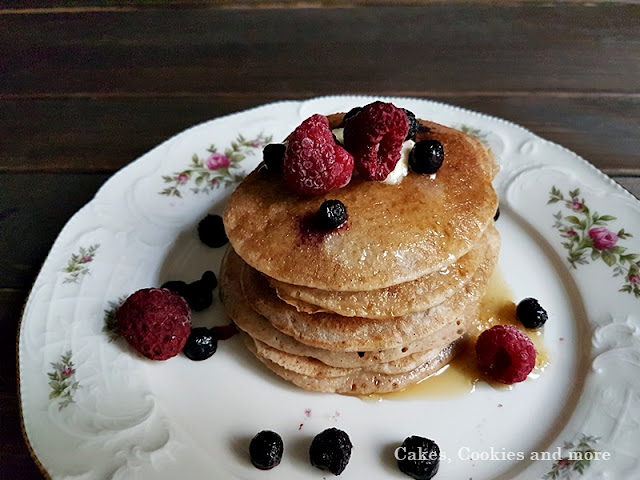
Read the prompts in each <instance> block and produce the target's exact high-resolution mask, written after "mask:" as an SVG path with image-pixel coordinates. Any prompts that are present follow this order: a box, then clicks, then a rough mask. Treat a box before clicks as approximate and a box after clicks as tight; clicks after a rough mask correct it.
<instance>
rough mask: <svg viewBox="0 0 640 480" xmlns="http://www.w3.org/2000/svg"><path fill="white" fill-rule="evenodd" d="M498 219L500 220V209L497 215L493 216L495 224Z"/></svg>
mask: <svg viewBox="0 0 640 480" xmlns="http://www.w3.org/2000/svg"><path fill="white" fill-rule="evenodd" d="M498 218H500V207H498V209H497V210H496V214H495V215H494V216H493V221H494V222H495V221H496V220H498Z"/></svg>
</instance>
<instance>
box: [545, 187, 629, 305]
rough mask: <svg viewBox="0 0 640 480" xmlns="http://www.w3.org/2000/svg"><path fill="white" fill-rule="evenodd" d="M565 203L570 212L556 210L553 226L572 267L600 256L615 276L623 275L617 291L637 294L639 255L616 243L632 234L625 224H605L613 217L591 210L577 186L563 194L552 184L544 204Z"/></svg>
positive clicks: (612, 219)
mask: <svg viewBox="0 0 640 480" xmlns="http://www.w3.org/2000/svg"><path fill="white" fill-rule="evenodd" d="M558 202H562V203H564V205H565V207H566V208H567V209H568V210H570V211H571V213H573V215H563V214H562V211H560V212H558V213H556V214H555V215H554V216H553V218H555V223H554V224H553V228H555V229H556V230H558V231H559V232H560V236H562V237H563V238H564V239H566V241H565V242H563V243H562V246H563V247H565V248H566V249H567V250H568V252H569V254H568V256H567V260H568V261H569V265H571V267H572V268H577V267H578V265H587V264H588V263H589V262H590V260H591V261H598V260H602V261H603V262H604V263H605V264H607V265H608V266H609V267H612V268H613V276H614V277H622V278H624V285H623V286H622V288H620V289H619V290H618V291H620V292H625V293H632V294H633V295H634V296H635V297H636V298H640V261H639V260H638V258H640V255H638V254H636V253H629V252H628V251H627V248H626V247H623V246H621V245H618V243H619V242H620V241H621V240H625V239H627V238H631V237H633V235H631V234H630V233H627V232H625V230H624V228H622V229H620V230H618V231H614V230H611V229H609V228H607V226H608V224H609V223H610V222H612V221H614V220H616V217H613V216H611V215H600V214H598V212H593V213H592V212H591V211H590V210H589V208H588V207H587V205H586V203H585V201H584V198H580V189H578V188H576V189H575V190H572V191H570V192H569V195H568V197H566V196H565V195H564V194H563V193H562V192H561V191H560V190H559V189H558V188H556V187H555V186H554V187H552V188H551V192H550V194H549V201H548V202H547V204H552V203H558Z"/></svg>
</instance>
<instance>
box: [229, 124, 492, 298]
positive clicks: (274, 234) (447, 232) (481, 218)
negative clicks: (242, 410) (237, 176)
mask: <svg viewBox="0 0 640 480" xmlns="http://www.w3.org/2000/svg"><path fill="white" fill-rule="evenodd" d="M424 124H425V125H427V126H428V127H429V128H430V132H428V133H421V134H420V135H422V136H424V137H425V138H436V139H438V140H439V141H440V142H441V143H442V145H443V148H444V151H445V162H444V164H443V166H442V168H441V169H440V170H439V171H438V173H437V175H436V178H435V179H431V178H430V177H429V176H426V175H417V174H410V175H408V176H407V177H405V178H404V179H403V181H402V182H401V183H400V184H398V185H386V184H383V183H380V182H368V181H363V180H362V179H360V178H357V177H356V178H354V179H353V180H352V181H351V183H350V184H349V185H347V186H346V187H344V188H341V189H339V190H335V191H333V192H331V193H330V194H327V195H325V196H324V197H311V198H306V197H299V196H297V195H293V194H290V193H288V192H287V191H286V190H285V189H284V188H283V185H282V184H281V181H280V180H279V177H274V176H272V175H266V174H265V173H264V172H260V171H254V172H253V173H251V174H250V175H249V176H248V177H247V178H246V179H245V180H244V181H243V182H242V183H241V184H240V185H239V186H238V188H237V189H236V191H235V192H234V193H233V195H232V196H231V198H230V201H229V204H228V206H227V209H226V211H225V214H224V222H225V229H226V232H227V235H228V237H229V240H230V242H231V244H232V245H233V248H234V249H235V250H236V252H238V254H239V255H240V256H241V257H242V258H243V259H244V260H245V261H246V262H247V263H248V264H249V265H251V266H252V267H254V268H256V269H257V270H258V271H260V272H262V273H264V274H266V275H268V276H269V277H272V278H275V279H277V280H280V281H282V282H285V283H291V284H294V285H301V286H307V287H312V288H318V289H322V290H337V291H365V290H374V289H380V288H385V287H389V286H391V285H395V284H398V283H402V282H408V281H411V280H415V279H416V278H419V277H421V276H424V275H427V274H429V273H432V272H435V271H437V270H439V269H440V268H442V267H444V266H446V265H448V264H450V263H451V262H452V261H454V260H455V259H457V258H459V257H461V256H462V255H464V254H465V253H467V252H468V251H469V250H470V249H471V247H472V246H473V245H474V244H476V243H477V241H478V239H479V238H480V237H481V235H482V234H483V232H484V231H485V229H486V228H487V226H488V225H489V224H490V222H492V221H493V215H494V214H495V211H496V208H497V204H498V203H497V197H496V194H495V192H494V190H493V187H492V185H491V180H492V175H493V171H494V169H495V168H494V165H495V164H494V162H493V159H492V158H491V156H490V155H489V153H488V152H487V151H486V150H485V149H484V148H483V147H482V146H481V145H480V143H479V142H478V141H477V140H475V139H474V138H473V137H471V136H469V135H466V134H464V133H462V132H460V131H457V130H454V129H450V128H447V127H443V126H441V125H437V124H433V123H430V122H424ZM327 199H336V200H340V201H341V202H342V203H344V204H345V205H346V207H347V211H348V215H349V220H348V225H347V227H346V228H343V229H341V230H340V231H338V232H335V233H331V234H328V235H326V236H323V237H322V238H320V239H315V240H314V241H305V239H304V235H301V230H300V221H301V220H302V219H303V218H305V217H306V216H308V215H309V214H312V213H314V212H316V211H317V210H318V208H319V207H320V205H321V204H322V202H323V201H324V200H327ZM265 232H268V235H266V234H265Z"/></svg>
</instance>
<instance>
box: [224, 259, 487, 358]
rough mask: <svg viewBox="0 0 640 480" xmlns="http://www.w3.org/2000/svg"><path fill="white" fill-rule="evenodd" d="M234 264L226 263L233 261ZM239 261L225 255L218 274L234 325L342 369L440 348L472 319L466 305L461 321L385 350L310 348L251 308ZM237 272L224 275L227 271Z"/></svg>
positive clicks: (279, 347) (272, 344) (280, 347)
mask: <svg viewBox="0 0 640 480" xmlns="http://www.w3.org/2000/svg"><path fill="white" fill-rule="evenodd" d="M234 263H235V265H230V264H234ZM243 264H244V263H243V262H242V260H241V259H240V257H238V256H237V255H236V254H233V255H231V254H228V255H227V256H226V257H225V259H224V260H223V263H222V269H221V273H220V291H221V292H223V294H224V295H223V299H222V300H223V303H224V307H225V311H226V312H227V314H228V315H229V316H230V317H231V319H232V320H233V322H234V323H235V324H236V326H237V327H238V328H239V329H240V330H242V331H244V332H246V333H247V334H248V335H249V336H251V337H252V338H253V339H254V340H258V341H260V342H262V343H265V344H266V345H268V346H270V347H272V348H274V349H276V350H279V351H282V352H286V353H290V354H293V355H298V356H304V357H311V358H315V359H317V360H320V361H321V362H323V363H324V364H326V365H329V366H334V367H343V368H370V366H371V365H375V364H379V363H388V362H393V361H395V360H398V359H401V358H403V357H407V356H410V355H414V354H416V353H419V352H425V351H428V350H433V349H435V348H441V347H442V346H443V345H448V344H450V343H451V342H453V341H454V340H456V339H457V338H459V337H460V335H462V334H463V333H464V330H465V329H466V328H468V325H469V322H470V321H472V320H473V319H474V318H475V314H476V310H477V309H476V308H475V306H472V307H471V308H467V311H465V312H464V315H463V318H462V324H461V325H457V322H456V321H452V322H450V323H449V324H447V325H445V326H444V327H443V328H441V329H440V330H438V331H437V332H434V333H433V334H431V335H429V336H427V337H425V338H420V339H417V340H414V341H413V342H410V343H407V344H404V345H402V346H398V347H395V348H392V349H387V350H374V351H361V352H340V351H332V350H325V349H321V348H317V347H311V346H309V345H305V344H303V343H300V342H298V341H297V340H295V339H294V338H292V337H290V336H289V335H286V334H284V333H282V332H281V331H280V330H277V329H276V328H274V327H273V325H271V324H270V323H269V322H268V321H267V319H266V318H264V317H263V316H262V315H259V314H258V313H257V312H256V311H255V310H253V309H252V308H251V307H250V306H249V304H248V302H247V300H246V299H245V297H244V295H243V293H242V286H241V283H240V275H239V272H240V271H241V268H242V266H243ZM228 270H231V271H232V272H233V271H235V272H238V274H237V275H236V274H227V271H228Z"/></svg>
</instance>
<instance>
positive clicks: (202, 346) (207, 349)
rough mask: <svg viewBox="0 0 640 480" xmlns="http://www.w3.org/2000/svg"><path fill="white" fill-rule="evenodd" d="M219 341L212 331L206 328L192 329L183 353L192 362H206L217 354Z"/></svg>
mask: <svg viewBox="0 0 640 480" xmlns="http://www.w3.org/2000/svg"><path fill="white" fill-rule="evenodd" d="M217 348H218V340H217V339H216V337H214V336H213V334H212V333H211V330H209V329H208V328H204V327H198V328H192V329H191V333H190V334H189V338H187V343H185V344H184V348H183V349H182V351H183V352H184V354H185V355H186V356H187V357H188V358H189V359H191V360H206V359H207V358H209V357H210V356H211V355H213V354H214V353H216V350H217Z"/></svg>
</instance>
